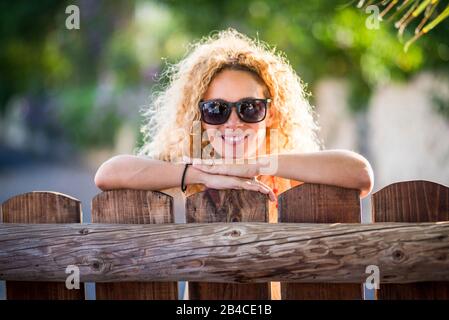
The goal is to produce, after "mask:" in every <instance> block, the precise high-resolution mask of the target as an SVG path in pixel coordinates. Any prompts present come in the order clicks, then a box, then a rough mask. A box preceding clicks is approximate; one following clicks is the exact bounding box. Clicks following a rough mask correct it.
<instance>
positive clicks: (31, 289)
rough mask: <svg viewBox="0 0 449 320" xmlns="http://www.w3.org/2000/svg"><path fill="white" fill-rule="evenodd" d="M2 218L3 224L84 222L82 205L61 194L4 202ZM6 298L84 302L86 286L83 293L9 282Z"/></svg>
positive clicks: (53, 285)
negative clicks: (82, 219) (82, 220)
mask: <svg viewBox="0 0 449 320" xmlns="http://www.w3.org/2000/svg"><path fill="white" fill-rule="evenodd" d="M0 218H1V219H3V223H77V222H81V218H82V212H81V202H80V201H79V200H77V199H75V198H73V197H70V196H68V195H65V194H62V193H58V192H45V191H35V192H28V193H25V194H21V195H17V196H14V197H12V198H10V199H8V200H6V201H5V202H3V204H2V206H1V214H0ZM64 270H65V268H64ZM66 276H67V275H66ZM6 298H7V299H8V300H36V299H39V300H83V299H84V284H82V283H81V284H80V289H79V290H77V289H74V290H68V289H67V288H66V286H65V282H63V283H56V282H28V281H7V282H6Z"/></svg>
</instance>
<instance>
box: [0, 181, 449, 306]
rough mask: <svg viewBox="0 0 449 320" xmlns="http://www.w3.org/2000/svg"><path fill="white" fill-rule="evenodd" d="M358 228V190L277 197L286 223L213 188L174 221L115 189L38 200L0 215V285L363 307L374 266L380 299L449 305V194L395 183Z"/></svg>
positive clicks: (305, 189) (247, 198)
mask: <svg viewBox="0 0 449 320" xmlns="http://www.w3.org/2000/svg"><path fill="white" fill-rule="evenodd" d="M371 205H372V218H373V221H374V223H371V224H361V206H360V198H359V192H358V191H357V190H351V189H344V188H339V187H334V186H326V185H316V184H303V185H300V186H298V187H295V188H292V189H290V190H288V191H286V192H284V193H283V194H281V195H280V196H279V206H278V210H279V223H277V224H269V223H267V221H268V200H267V198H266V196H265V195H262V194H260V193H258V192H251V191H240V190H239V191H237V190H223V191H217V190H206V191H204V192H200V193H197V194H194V195H192V196H190V197H188V198H187V201H186V221H187V223H186V224H175V223H173V222H174V216H173V199H172V198H171V197H170V196H168V195H166V194H164V193H161V192H153V191H143V190H113V191H106V192H102V193H100V194H98V195H97V196H96V197H95V198H94V199H93V200H92V222H93V223H90V224H87V223H82V221H81V216H82V208H81V203H80V201H78V200H76V199H74V198H72V197H69V196H66V195H63V194H60V193H55V192H30V193H26V194H22V195H18V196H15V197H12V198H10V199H8V200H7V201H5V202H4V203H3V204H2V206H1V212H0V213H1V214H0V219H1V221H2V222H3V223H0V279H1V280H6V291H7V299H84V291H83V285H81V286H80V289H79V290H76V289H72V290H69V289H66V286H65V279H66V277H67V276H68V275H67V274H66V267H67V266H69V265H76V266H77V267H78V268H79V270H80V278H81V281H83V282H96V298H97V299H177V298H178V289H177V288H178V287H177V281H189V286H188V290H189V297H190V299H236V300H237V299H262V300H264V299H270V288H271V286H270V281H280V282H281V284H280V286H281V296H282V299H363V283H364V282H365V280H366V278H367V277H368V276H369V275H370V274H368V273H366V267H367V266H370V265H374V266H377V267H378V268H379V271H380V279H379V280H380V283H381V285H380V289H379V290H376V293H377V298H378V299H449V188H448V187H446V186H442V185H439V184H436V183H433V182H429V181H407V182H399V183H395V184H391V185H389V186H387V187H385V188H383V189H381V190H379V191H378V192H376V193H374V194H372V196H371Z"/></svg>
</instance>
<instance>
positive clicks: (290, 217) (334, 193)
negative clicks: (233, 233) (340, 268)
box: [279, 183, 363, 300]
mask: <svg viewBox="0 0 449 320" xmlns="http://www.w3.org/2000/svg"><path fill="white" fill-rule="evenodd" d="M279 222H288V223H292V222H303V223H337V222H346V223H360V222H361V209H360V197H359V191H358V190H353V189H346V188H341V187H335V186H328V185H320V184H311V183H306V184H302V185H300V186H297V187H295V188H292V189H290V190H287V191H286V192H284V193H282V194H281V195H280V196H279ZM281 297H282V299H283V300H311V299H320V300H327V299H332V300H334V299H342V300H343V299H344V300H354V299H362V298H363V288H362V286H361V285H359V284H326V283H324V284H315V283H313V284H298V283H281Z"/></svg>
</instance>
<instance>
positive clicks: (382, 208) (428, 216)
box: [371, 180, 449, 300]
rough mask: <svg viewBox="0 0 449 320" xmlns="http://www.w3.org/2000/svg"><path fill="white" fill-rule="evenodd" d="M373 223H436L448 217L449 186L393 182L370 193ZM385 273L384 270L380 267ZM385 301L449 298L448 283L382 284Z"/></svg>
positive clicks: (417, 181)
mask: <svg viewBox="0 0 449 320" xmlns="http://www.w3.org/2000/svg"><path fill="white" fill-rule="evenodd" d="M371 204H372V207H371V208H372V216H373V221H374V222H437V221H448V220H449V188H448V187H446V186H443V185H440V184H438V183H434V182H430V181H424V180H416V181H403V182H398V183H393V184H390V185H388V186H386V187H384V188H382V189H381V190H379V191H377V192H375V193H373V194H372V195H371ZM380 272H382V270H380ZM376 291H377V292H376V294H377V298H378V299H382V300H398V299H399V300H403V299H429V300H434V299H444V300H448V299H449V282H419V283H411V284H383V285H382V284H381V285H380V289H379V290H376Z"/></svg>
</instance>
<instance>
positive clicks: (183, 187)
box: [181, 163, 191, 192]
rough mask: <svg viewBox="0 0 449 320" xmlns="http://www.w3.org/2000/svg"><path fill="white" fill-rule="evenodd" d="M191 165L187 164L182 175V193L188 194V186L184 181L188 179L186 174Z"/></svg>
mask: <svg viewBox="0 0 449 320" xmlns="http://www.w3.org/2000/svg"><path fill="white" fill-rule="evenodd" d="M190 165H191V164H190V163H186V166H185V167H184V172H183V173H182V179H181V191H182V192H186V190H187V186H186V185H185V183H184V180H185V178H186V172H187V168H188V167H189V166H190Z"/></svg>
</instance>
